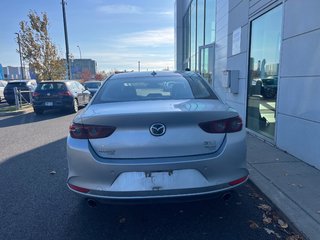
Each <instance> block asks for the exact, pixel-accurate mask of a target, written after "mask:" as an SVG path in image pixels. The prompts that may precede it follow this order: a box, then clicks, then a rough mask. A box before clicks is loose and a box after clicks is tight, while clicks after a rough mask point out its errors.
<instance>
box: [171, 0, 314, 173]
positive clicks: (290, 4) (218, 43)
mask: <svg viewBox="0 0 320 240" xmlns="http://www.w3.org/2000/svg"><path fill="white" fill-rule="evenodd" d="M319 9H320V1H319V0H308V1H301V0H176V2H175V63H176V68H177V70H184V69H186V68H189V69H190V70H193V71H197V72H199V73H200V74H202V75H203V77H204V78H206V79H207V81H208V82H209V84H210V85H211V86H212V88H213V89H214V90H215V91H216V93H217V94H218V95H219V96H220V98H221V99H222V100H223V101H224V102H226V103H227V104H228V105H230V106H231V107H233V108H235V109H236V110H237V111H238V112H239V113H240V114H241V117H242V119H243V121H244V122H245V124H246V128H247V129H248V131H249V132H251V133H253V134H255V135H257V136H259V137H261V138H263V139H265V140H266V141H268V142H270V143H273V144H275V145H276V146H277V147H279V148H280V149H282V150H284V151H287V152H288V153H290V154H292V155H294V156H296V157H298V158H300V159H302V160H303V161H305V162H307V163H309V164H310V165H313V166H315V167H317V168H319V169H320V104H318V103H319V102H320V67H319V62H320V43H319V39H320V18H319V16H318V10H319ZM306 16H307V17H306Z"/></svg>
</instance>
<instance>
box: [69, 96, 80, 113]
mask: <svg viewBox="0 0 320 240" xmlns="http://www.w3.org/2000/svg"><path fill="white" fill-rule="evenodd" d="M78 111H79V104H78V100H77V99H76V98H75V99H73V105H72V109H71V112H72V113H77V112H78Z"/></svg>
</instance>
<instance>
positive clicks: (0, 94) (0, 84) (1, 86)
mask: <svg viewBox="0 0 320 240" xmlns="http://www.w3.org/2000/svg"><path fill="white" fill-rule="evenodd" d="M6 86H7V81H3V80H0V102H2V99H4V95H3V90H4V88H5V87H6Z"/></svg>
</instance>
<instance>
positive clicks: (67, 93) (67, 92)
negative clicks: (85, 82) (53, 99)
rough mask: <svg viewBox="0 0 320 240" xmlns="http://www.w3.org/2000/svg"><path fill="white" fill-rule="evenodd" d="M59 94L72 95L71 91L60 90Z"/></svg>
mask: <svg viewBox="0 0 320 240" xmlns="http://www.w3.org/2000/svg"><path fill="white" fill-rule="evenodd" d="M58 95H60V96H72V94H71V92H70V91H63V92H59V93H58Z"/></svg>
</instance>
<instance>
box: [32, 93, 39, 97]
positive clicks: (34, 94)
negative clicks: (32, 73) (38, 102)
mask: <svg viewBox="0 0 320 240" xmlns="http://www.w3.org/2000/svg"><path fill="white" fill-rule="evenodd" d="M32 96H33V97H38V96H40V93H39V92H33V93H32Z"/></svg>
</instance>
